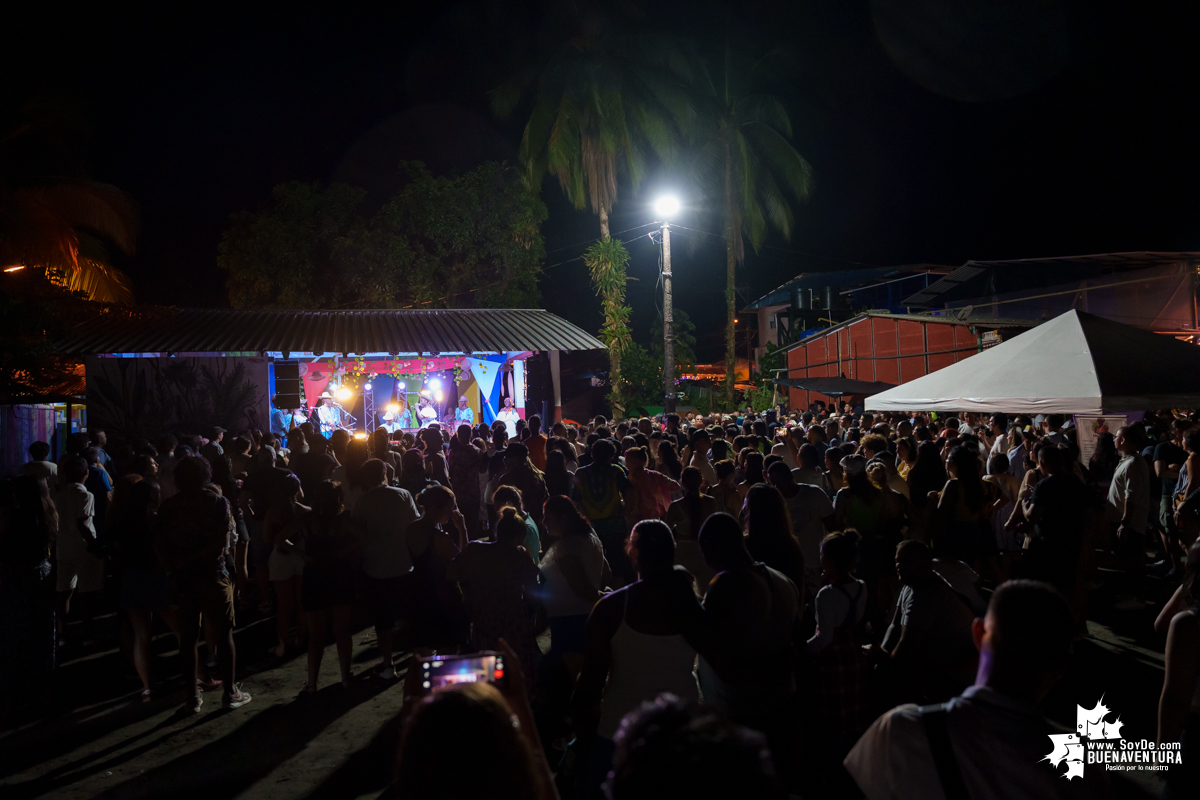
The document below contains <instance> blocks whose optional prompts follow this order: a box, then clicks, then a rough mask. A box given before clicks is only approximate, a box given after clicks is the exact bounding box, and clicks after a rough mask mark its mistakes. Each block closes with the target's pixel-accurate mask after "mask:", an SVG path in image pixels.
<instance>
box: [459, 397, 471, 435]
mask: <svg viewBox="0 0 1200 800" xmlns="http://www.w3.org/2000/svg"><path fill="white" fill-rule="evenodd" d="M454 423H455V429H456V430H457V428H458V426H459V425H470V426H472V427H474V426H475V412H474V411H473V410H472V409H471V408H470V407H469V406H468V405H467V398H465V397H459V398H458V408H456V409H454Z"/></svg>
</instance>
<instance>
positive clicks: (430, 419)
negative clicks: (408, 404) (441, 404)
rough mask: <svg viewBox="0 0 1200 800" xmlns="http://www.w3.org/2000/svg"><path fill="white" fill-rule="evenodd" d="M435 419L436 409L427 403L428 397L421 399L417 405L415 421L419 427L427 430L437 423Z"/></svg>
mask: <svg viewBox="0 0 1200 800" xmlns="http://www.w3.org/2000/svg"><path fill="white" fill-rule="evenodd" d="M437 418H438V416H437V409H436V408H434V407H433V403H430V402H429V398H428V397H422V398H421V400H420V401H419V402H418V403H417V421H419V422H420V425H421V427H422V428H428V427H429V426H430V424H431V423H434V422H437Z"/></svg>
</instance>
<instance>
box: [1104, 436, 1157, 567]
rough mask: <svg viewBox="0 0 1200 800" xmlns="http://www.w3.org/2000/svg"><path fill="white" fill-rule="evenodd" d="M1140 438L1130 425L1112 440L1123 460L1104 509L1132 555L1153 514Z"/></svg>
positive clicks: (1148, 472) (1109, 486)
mask: <svg viewBox="0 0 1200 800" xmlns="http://www.w3.org/2000/svg"><path fill="white" fill-rule="evenodd" d="M1138 439H1139V437H1138V436H1137V433H1136V432H1135V431H1134V430H1133V429H1132V428H1130V427H1128V426H1126V427H1123V428H1120V429H1119V430H1118V431H1117V435H1116V437H1115V438H1114V439H1113V443H1114V444H1116V446H1117V452H1118V453H1120V454H1121V461H1120V463H1119V464H1117V469H1116V471H1115V472H1113V478H1112V483H1110V484H1109V485H1108V501H1107V502H1106V504H1105V509H1104V510H1105V517H1107V518H1108V520H1109V523H1110V524H1112V525H1115V526H1116V531H1117V538H1118V539H1119V540H1120V541H1121V542H1122V544H1125V545H1129V550H1130V552H1134V551H1135V550H1136V549H1138V548H1137V547H1136V546H1135V545H1136V544H1137V543H1140V542H1141V541H1142V539H1143V538H1144V537H1145V535H1146V524H1147V522H1148V521H1149V515H1150V467H1149V466H1148V465H1147V464H1146V459H1144V458H1142V456H1141V447H1140V445H1141V442H1140V441H1139V440H1138ZM1141 549H1142V550H1143V551H1144V550H1145V548H1144V547H1142V548H1141ZM1143 555H1144V552H1143Z"/></svg>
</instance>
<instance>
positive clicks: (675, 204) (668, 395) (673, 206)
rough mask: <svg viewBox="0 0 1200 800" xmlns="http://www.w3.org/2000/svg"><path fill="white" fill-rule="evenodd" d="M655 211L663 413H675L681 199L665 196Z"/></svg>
mask: <svg viewBox="0 0 1200 800" xmlns="http://www.w3.org/2000/svg"><path fill="white" fill-rule="evenodd" d="M654 211H655V213H657V214H658V216H660V217H662V259H663V265H662V277H663V411H664V412H665V413H667V414H671V413H673V412H674V411H675V341H674V340H675V337H674V331H673V330H672V319H671V318H672V313H671V223H670V221H669V220H670V219H671V217H673V216H675V215H676V214H678V213H679V198H677V197H675V196H674V195H669V194H668V195H663V196H662V197H660V198H658V200H657V201H655V203H654Z"/></svg>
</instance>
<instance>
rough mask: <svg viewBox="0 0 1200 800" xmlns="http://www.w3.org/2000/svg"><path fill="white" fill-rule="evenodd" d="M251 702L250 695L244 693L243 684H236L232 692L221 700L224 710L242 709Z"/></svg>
mask: <svg viewBox="0 0 1200 800" xmlns="http://www.w3.org/2000/svg"><path fill="white" fill-rule="evenodd" d="M249 702H250V693H249V692H243V691H242V687H241V684H237V683H235V684H234V685H233V691H232V692H226V693H225V696H224V697H222V698H221V706H222V708H241V707H242V706H244V705H246V703H249Z"/></svg>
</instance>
